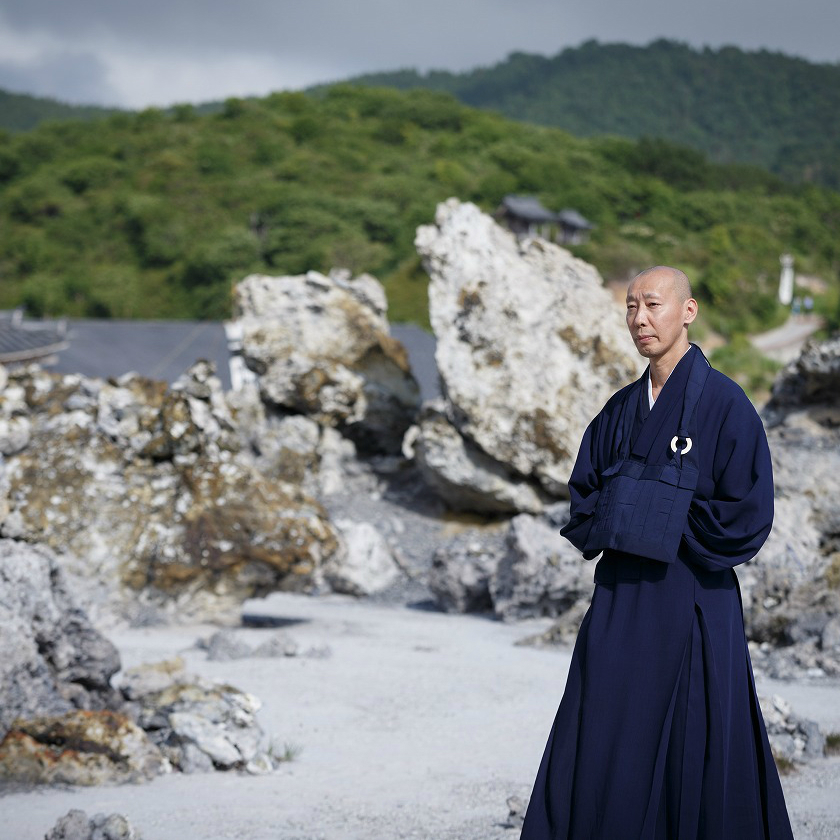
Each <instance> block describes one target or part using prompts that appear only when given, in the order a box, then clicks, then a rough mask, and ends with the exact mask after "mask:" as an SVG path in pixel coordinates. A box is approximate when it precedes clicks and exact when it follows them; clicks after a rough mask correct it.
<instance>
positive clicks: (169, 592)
mask: <svg viewBox="0 0 840 840" xmlns="http://www.w3.org/2000/svg"><path fill="white" fill-rule="evenodd" d="M0 416H5V417H14V416H23V417H26V418H27V419H28V421H29V423H30V425H31V434H30V440H29V442H28V444H27V445H26V446H25V447H24V448H23V449H21V450H20V451H19V452H16V453H15V454H13V455H10V456H9V457H8V459H7V461H6V482H7V488H8V502H7V505H6V508H7V509H6V511H5V512H4V513H5V515H4V516H3V517H2V523H1V524H0V533H2V534H3V535H4V536H8V537H14V538H15V539H20V540H25V541H28V542H33V543H35V542H38V543H46V544H47V545H48V546H50V547H51V548H53V549H54V550H55V551H56V552H59V553H60V554H61V556H62V565H63V566H64V568H65V570H66V571H67V572H68V574H69V575H70V578H71V582H73V583H74V592H75V593H76V594H77V596H78V598H79V599H80V602H81V603H82V604H83V605H84V606H85V608H86V609H88V611H89V612H90V613H91V615H92V617H94V618H95V619H97V620H104V619H106V618H107V617H108V616H113V615H116V616H118V617H120V618H127V619H129V620H131V621H134V622H143V621H160V620H170V619H172V620H190V619H197V618H204V617H207V618H212V619H221V618H224V616H225V614H226V613H234V612H235V611H237V610H238V608H239V605H240V604H241V603H242V601H244V600H245V599H247V598H249V597H253V596H261V595H265V594H267V593H268V592H271V591H273V590H277V589H287V590H288V589H294V590H306V589H308V588H310V587H311V586H313V583H314V581H315V579H316V578H317V576H318V570H319V566H320V564H321V563H322V561H324V560H326V559H328V558H330V557H331V556H332V555H333V554H335V553H336V552H340V551H341V550H343V547H342V544H341V541H340V537H339V535H338V534H337V533H336V531H335V530H334V529H333V528H332V526H331V525H330V523H329V520H328V518H327V515H326V512H325V510H324V509H323V508H322V507H321V506H320V504H318V503H317V502H316V501H315V500H313V499H312V498H310V497H308V496H307V495H305V494H304V493H303V492H302V491H301V490H300V488H299V487H298V486H297V485H295V484H292V483H289V482H286V481H282V480H279V479H276V478H274V479H271V480H269V479H267V478H266V477H265V476H263V475H262V474H261V473H260V472H259V470H258V469H256V467H255V464H254V458H253V455H252V454H251V452H250V451H248V450H247V448H243V447H244V440H245V437H246V435H245V434H244V433H243V431H242V429H240V428H239V427H238V425H237V421H236V417H235V412H233V411H232V410H231V408H230V407H229V406H228V404H227V402H226V400H225V397H224V394H223V392H222V390H221V385H220V383H219V380H218V379H217V378H216V377H215V376H214V375H213V373H212V368H211V367H210V366H209V365H208V364H207V363H204V362H199V363H198V364H197V365H195V366H194V367H193V368H192V369H191V370H190V371H189V372H188V373H187V374H186V375H185V376H184V377H182V379H181V380H179V381H178V382H176V383H174V384H173V385H172V386H171V387H167V386H166V384H165V383H161V382H156V381H153V380H149V379H146V378H144V377H140V376H137V375H134V374H127V375H126V376H123V377H120V378H119V379H117V380H109V381H107V382H106V381H103V380H99V379H88V378H85V377H82V376H75V375H74V376H57V375H54V374H49V373H46V372H44V371H41V370H39V369H37V368H31V369H27V370H24V371H19V372H15V373H13V374H11V376H10V382H9V384H8V385H7V387H6V389H5V390H4V391H3V393H2V394H0Z"/></svg>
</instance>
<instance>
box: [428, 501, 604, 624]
mask: <svg viewBox="0 0 840 840" xmlns="http://www.w3.org/2000/svg"><path fill="white" fill-rule="evenodd" d="M567 516H568V505H567V504H564V503H559V504H556V505H554V506H552V508H551V509H550V511H549V512H548V513H547V514H546V515H544V516H532V515H530V514H526V513H522V514H519V515H517V516H515V517H513V519H511V520H510V523H509V524H508V526H507V529H506V532H505V535H504V539H503V541H502V542H501V544H497V543H494V542H493V541H492V540H487V539H481V538H480V537H479V535H477V534H466V535H461V536H459V537H457V538H455V539H453V540H452V541H451V542H450V544H449V545H448V546H447V547H445V548H441V549H439V550H438V551H437V552H436V553H435V556H434V560H433V564H432V569H431V573H430V576H429V586H430V588H431V589H432V592H433V593H434V595H435V597H436V599H437V601H438V603H439V604H440V606H441V607H443V608H444V609H446V610H448V611H452V612H484V611H488V612H493V613H494V614H495V615H497V616H498V617H499V618H502V619H504V620H506V621H511V620H516V619H521V618H531V617H536V616H550V617H554V618H558V625H562V626H563V627H564V628H565V627H566V626H567V625H569V626H571V625H573V631H574V632H576V630H577V625H578V624H579V621H580V618H581V617H582V615H583V612H585V609H586V606H587V605H588V603H589V598H590V597H591V594H592V586H593V583H592V572H593V569H594V566H593V564H591V563H587V562H586V561H584V560H583V557H582V556H581V554H580V552H579V551H577V549H575V548H574V547H573V546H572V545H571V544H570V543H569V542H568V541H567V540H566V539H564V538H563V537H561V536H560V534H559V533H558V528H559V525H558V523H559V522H561V521H563V519H564V517H567ZM556 632H560V631H559V630H558V631H556ZM564 638H565V636H564Z"/></svg>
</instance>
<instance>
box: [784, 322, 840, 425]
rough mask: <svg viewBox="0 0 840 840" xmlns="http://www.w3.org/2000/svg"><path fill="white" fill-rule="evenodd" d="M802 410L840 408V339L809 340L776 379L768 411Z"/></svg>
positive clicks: (835, 337)
mask: <svg viewBox="0 0 840 840" xmlns="http://www.w3.org/2000/svg"><path fill="white" fill-rule="evenodd" d="M803 406H821V407H824V408H829V407H832V408H840V335H835V336H834V337H833V338H830V339H828V340H827V341H822V342H820V341H816V340H814V339H810V340H809V341H807V342H806V344H805V346H804V347H803V348H802V351H801V352H800V354H799V357H798V358H796V359H794V360H793V361H791V362H790V363H789V364H788V365H786V367H785V368H784V370H782V371H781V373H780V374H779V375H778V377H776V381H775V382H774V383H773V391H772V395H771V398H770V403H769V405H768V408H769V409H770V410H779V411H782V412H787V411H790V410H791V409H794V408H797V407H803Z"/></svg>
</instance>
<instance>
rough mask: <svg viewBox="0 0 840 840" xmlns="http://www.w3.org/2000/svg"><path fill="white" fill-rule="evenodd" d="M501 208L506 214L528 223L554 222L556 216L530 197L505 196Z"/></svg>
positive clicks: (537, 200)
mask: <svg viewBox="0 0 840 840" xmlns="http://www.w3.org/2000/svg"><path fill="white" fill-rule="evenodd" d="M502 206H503V207H504V208H505V210H507V211H508V213H511V214H512V215H514V216H517V217H518V218H520V219H525V220H526V221H529V222H554V221H556V220H557V214H556V213H553V212H552V211H551V210H548V209H547V208H545V207H543V206H542V204H540V201H539V199H537V198H534V197H533V196H530V195H506V196H505V197H504V199H503V200H502Z"/></svg>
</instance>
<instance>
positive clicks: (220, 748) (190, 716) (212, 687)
mask: <svg viewBox="0 0 840 840" xmlns="http://www.w3.org/2000/svg"><path fill="white" fill-rule="evenodd" d="M122 691H123V695H124V696H125V698H126V700H127V701H128V707H127V708H128V709H129V711H130V713H131V714H132V715H133V717H134V719H135V720H136V722H137V724H138V725H139V726H140V727H141V728H142V729H143V730H144V731H145V732H146V733H147V734H148V735H149V738H150V740H151V741H152V742H153V743H154V744H155V745H156V747H157V748H159V749H160V752H161V754H163V755H165V756H166V758H167V760H168V761H169V762H170V763H171V765H172V766H173V767H174V768H176V769H177V770H180V771H181V772H183V773H195V772H205V771H210V770H213V769H217V770H233V769H237V770H245V771H247V772H249V773H254V774H259V773H267V772H270V771H271V770H272V769H273V768H274V761H273V758H272V756H271V753H270V744H269V742H268V738H267V736H266V735H265V733H264V732H263V730H262V728H261V727H260V725H259V723H258V721H257V718H256V714H257V712H258V711H259V709H260V707H261V705H262V704H261V703H260V701H259V700H258V699H257V698H256V697H254V696H253V695H252V694H248V693H247V692H244V691H240V690H239V689H237V688H234V687H233V686H230V685H226V684H216V683H210V682H207V681H206V680H202V679H200V678H199V677H195V676H193V675H190V674H188V673H187V672H186V670H185V669H184V667H183V662H182V661H181V660H180V659H176V660H169V661H166V662H159V663H153V664H151V665H141V666H139V667H137V668H133V669H131V670H130V671H128V672H127V673H126V675H125V678H124V682H123V686H122Z"/></svg>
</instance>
